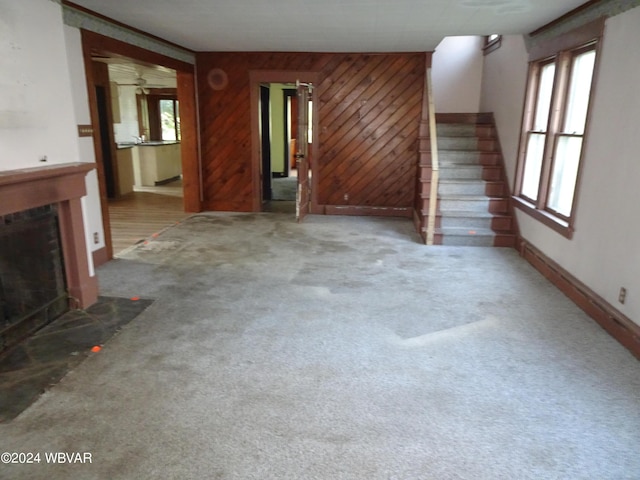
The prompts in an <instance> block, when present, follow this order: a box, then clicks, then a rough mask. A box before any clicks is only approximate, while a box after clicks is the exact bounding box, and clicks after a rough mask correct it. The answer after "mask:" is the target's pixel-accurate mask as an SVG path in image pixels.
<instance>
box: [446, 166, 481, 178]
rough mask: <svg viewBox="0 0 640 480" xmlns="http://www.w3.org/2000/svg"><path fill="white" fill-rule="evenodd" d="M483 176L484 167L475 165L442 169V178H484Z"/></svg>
mask: <svg viewBox="0 0 640 480" xmlns="http://www.w3.org/2000/svg"><path fill="white" fill-rule="evenodd" d="M483 177H484V171H483V169H482V167H480V166H475V165H469V166H464V167H458V168H441V169H440V178H441V179H442V180H456V179H460V180H483V179H484V178H483Z"/></svg>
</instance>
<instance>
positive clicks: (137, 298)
mask: <svg viewBox="0 0 640 480" xmlns="http://www.w3.org/2000/svg"><path fill="white" fill-rule="evenodd" d="M138 300H140V297H138V296H137V295H136V296H135V297H131V301H133V302H137V301H138Z"/></svg>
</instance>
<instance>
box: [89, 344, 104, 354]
mask: <svg viewBox="0 0 640 480" xmlns="http://www.w3.org/2000/svg"><path fill="white" fill-rule="evenodd" d="M100 350H102V347H101V346H100V345H96V346H94V347H91V351H92V352H93V353H98V352H99V351H100Z"/></svg>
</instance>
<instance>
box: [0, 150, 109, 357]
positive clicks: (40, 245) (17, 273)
mask: <svg viewBox="0 0 640 480" xmlns="http://www.w3.org/2000/svg"><path fill="white" fill-rule="evenodd" d="M92 168H93V164H84V163H73V164H61V165H48V166H46V167H39V168H31V169H23V170H11V171H4V172H0V352H2V351H3V350H5V349H7V348H10V347H11V346H12V345H14V344H15V343H16V342H18V341H19V340H21V339H22V338H24V337H25V336H27V335H29V334H30V333H32V332H34V331H35V330H37V329H38V328H40V327H42V326H44V325H46V324H47V323H48V322H50V321H51V320H53V319H54V318H56V317H57V316H59V315H61V314H62V313H64V312H65V311H66V310H68V309H69V308H70V307H71V308H86V307H88V306H89V305H91V304H93V303H94V302H95V301H96V299H97V290H98V288H97V281H96V278H95V276H94V275H93V272H92V271H91V267H90V263H89V257H88V254H87V246H86V240H85V231H84V221H83V216H82V206H81V202H80V199H81V197H83V196H84V195H85V194H86V188H85V182H84V177H85V175H86V173H87V172H88V171H89V170H91V169H92Z"/></svg>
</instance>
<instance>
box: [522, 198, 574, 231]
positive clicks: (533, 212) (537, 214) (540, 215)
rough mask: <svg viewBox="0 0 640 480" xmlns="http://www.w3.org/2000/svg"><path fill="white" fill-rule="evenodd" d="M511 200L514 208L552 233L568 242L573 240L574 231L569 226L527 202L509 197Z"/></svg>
mask: <svg viewBox="0 0 640 480" xmlns="http://www.w3.org/2000/svg"><path fill="white" fill-rule="evenodd" d="M511 199H512V200H513V205H514V206H515V207H516V208H518V209H520V210H522V211H523V212H525V213H526V214H528V215H530V216H532V217H533V218H535V219H536V220H538V221H539V222H541V223H543V224H544V225H546V226H547V227H549V228H551V229H552V230H553V231H555V232H557V233H559V234H560V235H562V236H563V237H565V238H568V239H569V240H571V239H572V238H573V232H574V230H573V227H572V226H571V224H569V223H567V222H565V221H564V220H561V219H559V218H558V217H554V216H553V215H551V214H550V213H549V212H545V211H544V210H540V209H538V208H536V207H535V205H533V204H532V203H530V202H527V201H526V200H524V199H522V198H520V197H516V196H513V197H511Z"/></svg>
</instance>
